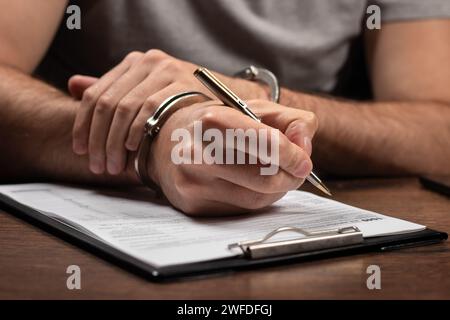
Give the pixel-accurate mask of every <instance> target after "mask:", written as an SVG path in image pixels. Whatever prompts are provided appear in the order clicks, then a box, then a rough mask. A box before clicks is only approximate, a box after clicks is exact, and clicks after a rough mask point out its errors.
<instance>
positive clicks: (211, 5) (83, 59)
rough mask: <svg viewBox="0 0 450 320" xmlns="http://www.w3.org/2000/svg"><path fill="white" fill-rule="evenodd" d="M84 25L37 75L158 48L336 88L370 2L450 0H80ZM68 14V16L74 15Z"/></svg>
mask: <svg viewBox="0 0 450 320" xmlns="http://www.w3.org/2000/svg"><path fill="white" fill-rule="evenodd" d="M72 4H77V5H79V6H80V8H81V17H82V20H81V30H68V29H67V27H66V21H65V19H63V21H62V23H61V27H60V29H59V31H58V34H57V35H56V37H55V39H54V41H53V43H52V45H51V48H50V49H49V51H48V53H47V55H46V57H45V59H44V61H43V63H42V64H41V66H40V67H39V68H38V70H37V72H36V74H37V75H38V76H40V77H42V78H44V79H45V80H47V81H49V82H52V83H54V84H56V85H57V86H59V87H60V88H65V87H66V81H67V79H68V77H70V76H71V75H72V74H75V73H82V74H89V75H96V76H100V75H102V74H103V73H105V72H106V71H107V70H109V69H110V68H111V67H113V66H114V65H116V64H117V63H119V62H120V60H121V59H122V58H123V57H124V56H125V55H126V54H127V53H128V52H130V51H133V50H140V51H146V50H148V49H151V48H158V49H161V50H163V51H166V52H167V53H169V54H171V55H173V56H175V57H178V58H180V59H184V60H188V61H191V62H194V63H197V64H200V65H204V66H207V67H209V68H211V69H213V70H216V71H219V72H222V73H225V74H229V75H231V74H233V73H234V72H236V71H237V70H239V69H241V68H243V67H246V66H248V65H250V64H254V65H258V66H263V67H266V68H268V69H270V70H272V71H273V72H274V73H275V74H276V75H277V76H278V77H279V78H280V82H281V83H282V85H284V86H288V87H291V88H293V89H298V90H307V91H322V92H330V91H331V90H332V89H333V88H335V86H336V85H337V79H338V77H337V76H338V73H339V71H340V70H341V69H342V67H343V65H344V64H345V62H346V60H347V58H348V55H349V48H350V43H351V42H352V40H353V39H355V38H356V37H357V36H358V35H360V34H361V32H362V30H363V29H362V28H363V26H364V25H365V18H366V17H367V14H366V9H367V7H368V5H370V4H377V5H379V6H380V7H381V18H382V20H383V21H384V22H387V21H395V20H412V19H427V18H442V17H444V18H448V17H450V0H96V1H92V0H80V1H72ZM67 17H68V15H66V16H65V18H67Z"/></svg>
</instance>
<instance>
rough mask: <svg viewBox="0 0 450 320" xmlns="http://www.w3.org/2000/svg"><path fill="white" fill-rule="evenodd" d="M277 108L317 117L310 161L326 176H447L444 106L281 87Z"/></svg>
mask: <svg viewBox="0 0 450 320" xmlns="http://www.w3.org/2000/svg"><path fill="white" fill-rule="evenodd" d="M281 97H282V100H281V104H283V105H287V106H291V107H297V108H302V109H307V110H310V111H313V112H315V113H316V115H317V117H318V118H319V130H318V132H317V134H316V137H315V140H314V143H313V147H314V152H313V159H314V163H315V164H316V165H317V166H318V167H319V168H320V169H322V170H324V171H326V172H329V173H332V174H337V175H341V174H345V175H402V174H428V173H437V174H449V173H450V165H449V159H450V104H445V103H435V102H373V103H371V102H352V101H341V100H337V99H333V98H323V97H318V96H312V95H305V94H302V93H297V92H293V91H290V90H287V89H283V90H282V94H281Z"/></svg>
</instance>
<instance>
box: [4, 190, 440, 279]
mask: <svg viewBox="0 0 450 320" xmlns="http://www.w3.org/2000/svg"><path fill="white" fill-rule="evenodd" d="M0 204H3V205H2V207H3V209H5V210H8V212H11V213H12V214H14V215H15V216H18V217H20V218H22V219H24V220H26V221H28V222H30V223H32V224H34V225H37V226H38V227H40V228H42V229H44V230H46V231H48V232H50V233H52V234H55V235H57V236H58V237H61V238H63V239H64V240H67V241H69V242H71V243H73V244H75V245H77V246H79V247H81V248H83V249H85V250H87V251H89V252H91V253H93V254H95V255H97V256H99V257H101V258H103V259H106V260H108V261H110V262H112V263H114V264H117V265H119V266H121V267H123V268H125V269H127V270H129V271H132V272H134V273H136V274H138V275H140V276H143V277H145V278H146V279H149V280H151V281H166V280H172V279H178V278H188V277H200V276H205V275H211V274H218V273H229V272H233V271H237V270H245V269H247V270H248V269H254V268H260V267H268V266H274V265H279V264H288V263H298V262H301V261H311V260H315V259H325V258H331V257H337V256H345V255H353V254H360V253H364V252H377V251H378V252H383V251H390V250H396V249H402V248H408V247H416V246H423V245H429V244H435V243H439V242H442V241H445V240H447V238H448V235H447V233H445V232H439V231H435V230H431V229H428V228H427V229H425V230H422V231H418V232H412V233H405V234H399V235H392V236H381V237H373V238H361V239H358V238H359V235H358V231H359V230H357V229H356V230H355V228H354V229H353V230H349V228H344V229H345V230H342V229H339V230H337V231H335V232H331V233H334V234H331V236H332V237H334V236H336V237H338V238H339V239H340V240H339V241H343V243H341V245H338V246H330V245H328V246H327V245H325V246H324V247H322V248H316V249H314V250H308V251H302V252H292V253H285V254H282V255H276V254H275V255H269V256H267V257H258V258H256V259H255V258H252V257H251V252H247V254H243V255H242V256H239V257H232V258H224V259H217V260H210V261H205V262H197V263H188V264H182V265H176V266H167V267H160V268H157V267H155V266H152V265H150V264H148V263H145V262H143V261H141V260H139V259H137V258H135V257H133V256H131V255H128V254H126V253H124V252H122V251H120V250H118V249H116V248H114V247H112V246H110V245H109V244H107V243H105V242H102V241H101V240H98V239H96V238H94V237H92V236H90V235H88V234H85V233H83V232H81V231H79V230H77V229H75V228H73V227H71V226H69V225H67V224H65V223H63V222H61V221H58V220H55V219H52V218H50V217H48V216H46V215H44V214H42V213H40V212H39V211H37V210H34V209H31V208H29V207H27V206H25V205H22V204H21V203H18V202H16V201H15V200H13V199H11V198H9V197H7V196H5V195H2V194H0ZM350 229H351V228H350ZM279 231H280V230H279V229H277V230H275V231H274V232H273V233H277V232H279ZM298 231H299V232H301V233H302V232H303V231H302V230H301V229H298ZM326 233H327V234H326V237H328V236H330V231H327V232H326ZM339 234H342V235H343V237H340V236H339ZM270 236H271V235H270V234H269V235H268V236H267V238H270ZM310 236H312V237H315V236H316V237H321V239H322V240H323V238H322V237H323V235H322V234H319V235H310ZM345 237H346V238H347V239H346V240H342V239H343V238H345ZM303 239H304V238H303ZM264 240H267V239H261V240H259V241H255V242H254V243H250V244H249V243H237V244H231V245H232V246H240V247H241V249H242V250H243V251H244V252H245V250H247V251H248V249H249V246H251V245H255V244H261V242H264ZM291 241H292V240H291ZM294 241H295V240H294ZM325 242H326V243H328V244H329V242H328V241H325ZM325 242H324V243H325ZM291 244H294V245H297V246H299V243H298V242H297V243H291ZM255 252H256V251H255Z"/></svg>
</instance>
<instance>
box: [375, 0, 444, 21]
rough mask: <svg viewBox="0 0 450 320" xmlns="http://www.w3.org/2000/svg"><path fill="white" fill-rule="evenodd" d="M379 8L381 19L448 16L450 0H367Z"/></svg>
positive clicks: (393, 19) (397, 19) (395, 19)
mask: <svg viewBox="0 0 450 320" xmlns="http://www.w3.org/2000/svg"><path fill="white" fill-rule="evenodd" d="M368 2H369V4H375V5H378V6H379V7H380V8H381V20H382V21H385V22H387V21H399V20H420V19H437V18H450V0H369V1H368Z"/></svg>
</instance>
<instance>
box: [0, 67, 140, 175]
mask: <svg viewBox="0 0 450 320" xmlns="http://www.w3.org/2000/svg"><path fill="white" fill-rule="evenodd" d="M0 79H2V80H1V81H0V119H1V124H0V137H1V139H0V150H1V156H0V180H1V181H18V180H34V181H36V180H40V179H45V180H46V181H48V180H57V181H69V182H84V183H86V182H87V183H89V182H94V183H97V182H98V183H101V182H117V183H126V182H134V181H135V178H134V177H133V175H132V173H131V172H130V171H129V173H128V174H125V175H121V176H117V177H105V176H96V175H93V174H92V173H90V171H89V169H88V165H87V159H86V157H79V156H76V155H75V154H74V153H73V152H72V143H71V141H72V138H71V132H72V126H73V121H74V118H75V112H76V108H77V106H78V102H77V101H75V100H73V99H71V98H69V97H68V96H66V95H65V94H63V93H62V92H60V91H58V90H56V89H55V88H52V87H51V86H49V85H47V84H45V83H43V82H41V81H38V80H36V79H33V78H32V77H30V76H29V75H26V74H23V73H21V72H19V71H16V70H14V69H12V68H9V67H6V66H0Z"/></svg>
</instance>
